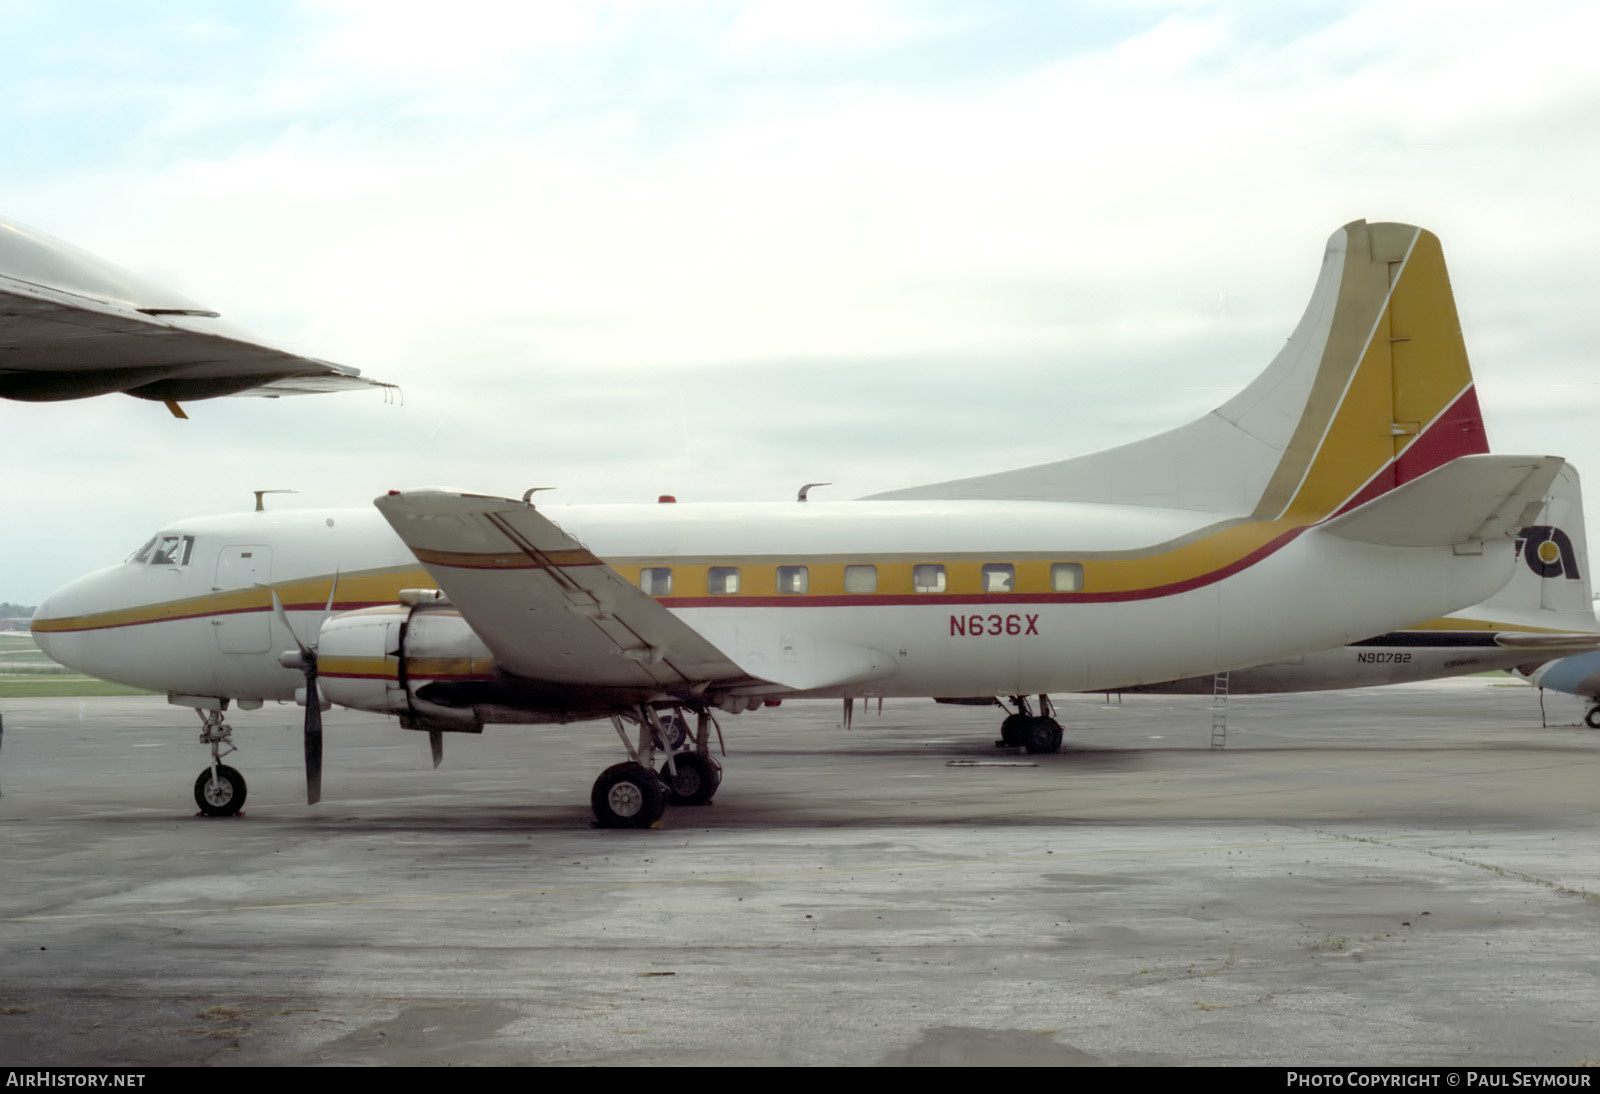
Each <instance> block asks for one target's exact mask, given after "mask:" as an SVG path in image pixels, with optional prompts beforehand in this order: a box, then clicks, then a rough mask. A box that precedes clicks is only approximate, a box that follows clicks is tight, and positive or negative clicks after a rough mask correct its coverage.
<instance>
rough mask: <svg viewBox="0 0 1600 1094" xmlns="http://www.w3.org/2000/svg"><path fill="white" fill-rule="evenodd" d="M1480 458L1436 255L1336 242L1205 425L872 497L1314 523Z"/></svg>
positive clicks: (1387, 235) (1372, 238)
mask: <svg viewBox="0 0 1600 1094" xmlns="http://www.w3.org/2000/svg"><path fill="white" fill-rule="evenodd" d="M1487 451H1488V444H1487V441H1486V439H1485V436H1484V430H1483V421H1482V418H1481V417H1480V416H1479V413H1478V405H1477V399H1476V396H1475V394H1474V392H1473V385H1472V372H1471V368H1470V366H1469V365H1468V362H1467V354H1466V347H1465V345H1464V343H1463V342H1462V338H1461V325H1460V322H1459V320H1458V318H1457V316H1456V309H1455V300H1454V296H1453V295H1452V293H1451V290H1450V279H1449V275H1448V273H1447V272H1446V270H1445V264H1444V254H1443V251H1442V250H1441V248H1440V246H1439V241H1438V239H1437V237H1435V236H1434V235H1433V234H1432V233H1430V232H1425V231H1423V230H1422V229H1420V228H1416V227H1413V226H1411V225H1407V224H1368V223H1367V222H1365V221H1355V222H1353V223H1351V224H1347V225H1345V226H1344V227H1343V228H1340V229H1339V230H1338V231H1337V232H1335V233H1334V234H1333V235H1332V237H1330V239H1329V240H1328V246H1327V249H1326V251H1325V252H1324V254H1323V260H1322V270H1321V273H1320V274H1319V275H1318V278H1317V283H1316V286H1315V287H1314V288H1313V290H1312V293H1311V301H1310V303H1309V304H1308V305H1307V307H1306V311H1305V314H1304V315H1303V316H1302V317H1301V319H1300V322H1299V324H1298V325H1297V326H1296V327H1295V329H1294V333H1293V334H1292V335H1291V336H1290V338H1289V341H1288V343H1287V344H1286V345H1285V346H1284V347H1283V349H1282V351H1280V352H1279V354H1278V356H1277V357H1276V358H1275V359H1274V360H1273V361H1272V363H1271V364H1270V365H1269V366H1267V369H1266V371H1264V372H1263V373H1262V374H1261V375H1260V376H1258V377H1257V378H1256V379H1255V380H1254V381H1253V382H1252V383H1251V384H1250V385H1249V386H1247V387H1246V388H1245V389H1244V390H1243V391H1241V392H1240V393H1239V394H1238V395H1236V396H1234V397H1233V398H1232V399H1230V400H1228V401H1227V402H1226V403H1224V404H1223V405H1222V406H1220V407H1218V408H1217V409H1216V410H1214V411H1212V412H1211V413H1210V414H1207V415H1206V416H1205V417H1203V418H1200V419H1198V420H1197V421H1194V422H1191V423H1189V424H1188V425H1184V426H1180V427H1179V428H1177V429H1174V430H1171V431H1170V432H1167V433H1162V434H1159V435H1157V436H1154V437H1150V438H1147V439H1145V440H1142V441H1135V442H1133V443H1131V444H1126V445H1122V446H1120V447H1117V448H1112V449H1108V450H1107V451H1105V452H1098V453H1094V454H1092V455H1087V456H1080V457H1077V458H1075V459H1069V460H1061V461H1058V462H1055V463H1048V464H1041V465H1039V466H1036V467H1027V468H1022V469H1019V470H1015V471H1006V472H1001V473H999V474H992V475H980V476H977V477H974V478H968V479H956V480H952V481H949V482H941V483H932V484H929V485H927V486H918V487H911V488H908V489H904V490H894V491H890V492H888V493H884V494H878V495H874V497H876V498H880V499H912V498H928V499H931V498H971V499H1000V498H1011V499H1028V500H1041V501H1094V502H1109V503H1124V504H1133V505H1149V506H1165V507H1171V508H1180V509H1196V510H1202V511H1207V512H1214V513H1217V514H1219V515H1222V516H1239V517H1242V516H1250V517H1254V518H1255V519H1258V520H1274V519H1279V518H1287V519H1289V520H1292V521H1293V522H1295V523H1298V524H1304V523H1314V522H1315V521H1317V520H1320V519H1323V518H1326V517H1328V516H1331V515H1333V514H1335V513H1338V512H1341V511H1343V510H1345V509H1348V508H1351V507H1353V506H1355V505H1357V504H1361V503H1362V502H1366V501H1370V500H1372V499H1373V498H1375V497H1377V496H1379V495H1380V494H1382V493H1384V492H1385V491H1387V490H1390V489H1393V488H1394V487H1395V486H1398V485H1401V484H1403V483H1405V482H1409V481H1410V480H1412V479H1414V478H1417V477H1419V476H1421V475H1423V474H1426V473H1427V472H1428V471H1431V470H1433V469H1434V468H1436V467H1439V466H1441V465H1442V464H1444V463H1447V462H1449V461H1450V460H1451V459H1454V458H1455V457H1457V456H1462V455H1470V454H1476V453H1483V452H1487Z"/></svg>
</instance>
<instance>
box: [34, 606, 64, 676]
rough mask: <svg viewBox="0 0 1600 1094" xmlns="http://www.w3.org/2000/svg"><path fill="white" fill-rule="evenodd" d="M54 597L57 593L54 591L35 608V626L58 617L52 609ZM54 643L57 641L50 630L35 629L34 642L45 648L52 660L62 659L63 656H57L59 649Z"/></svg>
mask: <svg viewBox="0 0 1600 1094" xmlns="http://www.w3.org/2000/svg"><path fill="white" fill-rule="evenodd" d="M53 599H55V594H54V593H52V594H51V595H50V596H47V597H45V598H44V600H43V601H42V602H41V603H40V604H39V606H38V607H37V608H35V609H34V612H33V624H34V626H35V627H37V626H38V624H40V623H43V622H46V621H48V620H51V619H54V618H55V617H56V613H55V612H54V611H53V610H52V609H51V605H50V602H51V601H52V600H53ZM54 643H55V638H54V636H53V635H52V634H51V633H50V632H49V631H41V630H35V631H34V632H33V644H34V645H36V646H38V647H39V648H40V649H41V650H43V651H44V655H45V656H46V657H48V658H50V660H52V661H60V660H61V658H60V657H57V656H56V654H57V652H58V651H57V650H55V649H52V648H51V647H52V646H53V645H54Z"/></svg>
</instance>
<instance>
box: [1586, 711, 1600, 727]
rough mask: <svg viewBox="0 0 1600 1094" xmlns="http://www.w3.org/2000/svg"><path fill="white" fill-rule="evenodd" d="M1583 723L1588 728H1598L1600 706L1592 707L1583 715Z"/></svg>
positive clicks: (1599, 723)
mask: <svg viewBox="0 0 1600 1094" xmlns="http://www.w3.org/2000/svg"><path fill="white" fill-rule="evenodd" d="M1583 724H1584V725H1586V726H1588V727H1589V728H1590V729H1600V707H1594V708H1593V709H1591V710H1590V711H1589V713H1588V714H1585V715H1584V716H1583Z"/></svg>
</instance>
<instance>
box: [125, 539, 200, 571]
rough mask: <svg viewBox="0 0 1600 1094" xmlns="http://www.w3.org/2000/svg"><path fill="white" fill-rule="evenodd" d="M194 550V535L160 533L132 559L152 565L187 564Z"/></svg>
mask: <svg viewBox="0 0 1600 1094" xmlns="http://www.w3.org/2000/svg"><path fill="white" fill-rule="evenodd" d="M193 551H194V537H193V536H177V535H165V534H163V535H159V536H157V537H156V538H154V539H152V540H151V541H150V542H149V543H146V544H145V545H144V546H143V547H141V548H140V549H139V553H138V554H136V555H134V556H133V559H132V561H134V562H144V563H148V564H149V565H151V566H187V565H189V555H190V554H191V553H192V552H193Z"/></svg>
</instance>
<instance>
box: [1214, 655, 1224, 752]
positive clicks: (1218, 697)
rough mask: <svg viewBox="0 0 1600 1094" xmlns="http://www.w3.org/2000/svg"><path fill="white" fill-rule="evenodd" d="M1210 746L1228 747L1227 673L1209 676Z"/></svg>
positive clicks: (1217, 747) (1216, 747) (1215, 747)
mask: <svg viewBox="0 0 1600 1094" xmlns="http://www.w3.org/2000/svg"><path fill="white" fill-rule="evenodd" d="M1211 747H1212V748H1214V749H1224V748H1227V747H1228V674H1227V673H1225V672H1219V673H1217V674H1216V675H1215V676H1213V677H1212V678H1211Z"/></svg>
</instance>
